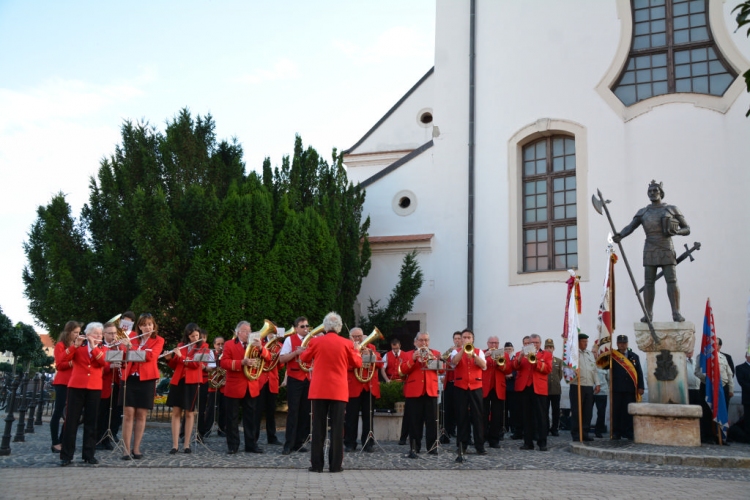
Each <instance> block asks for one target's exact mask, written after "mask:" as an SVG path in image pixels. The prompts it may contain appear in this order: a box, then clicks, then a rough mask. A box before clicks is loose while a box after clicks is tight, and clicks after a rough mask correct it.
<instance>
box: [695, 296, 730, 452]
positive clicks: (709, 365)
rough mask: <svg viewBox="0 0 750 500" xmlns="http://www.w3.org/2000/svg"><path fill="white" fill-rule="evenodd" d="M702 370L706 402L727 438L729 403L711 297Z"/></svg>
mask: <svg viewBox="0 0 750 500" xmlns="http://www.w3.org/2000/svg"><path fill="white" fill-rule="evenodd" d="M700 363H701V372H703V375H705V376H706V403H708V406H709V408H711V413H712V416H713V420H714V422H716V423H717V424H719V428H720V429H721V433H722V436H723V437H724V439H726V432H727V430H728V429H729V415H727V403H726V401H725V400H724V390H723V389H722V387H721V368H720V366H719V343H718V340H717V338H716V325H715V324H714V313H713V309H711V299H708V300H707V301H706V314H705V316H704V317H703V340H702V342H701V357H700Z"/></svg>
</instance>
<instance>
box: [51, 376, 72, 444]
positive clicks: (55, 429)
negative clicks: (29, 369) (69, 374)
mask: <svg viewBox="0 0 750 500" xmlns="http://www.w3.org/2000/svg"><path fill="white" fill-rule="evenodd" d="M54 387H55V408H54V410H52V417H50V421H49V432H50V434H52V446H55V445H58V444H60V443H62V435H63V429H61V428H60V419H61V418H64V415H65V403H66V402H67V400H68V386H67V385H56V386H54ZM63 428H64V426H63Z"/></svg>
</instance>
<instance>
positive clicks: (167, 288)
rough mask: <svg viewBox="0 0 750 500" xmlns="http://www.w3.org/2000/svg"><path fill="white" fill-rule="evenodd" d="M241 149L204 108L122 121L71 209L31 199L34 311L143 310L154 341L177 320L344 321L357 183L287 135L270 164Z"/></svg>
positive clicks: (43, 318) (52, 321)
mask: <svg viewBox="0 0 750 500" xmlns="http://www.w3.org/2000/svg"><path fill="white" fill-rule="evenodd" d="M242 155H243V152H242V148H241V146H240V145H239V143H238V142H237V140H236V139H233V140H232V141H218V140H217V138H216V135H215V124H214V122H213V119H212V118H211V116H210V115H209V116H206V117H200V116H197V117H195V118H193V117H192V116H191V115H190V113H189V111H188V110H186V109H183V110H182V111H180V113H178V114H177V116H175V117H174V118H173V119H172V120H170V121H168V122H167V124H166V127H165V130H164V132H159V131H158V130H156V128H154V127H152V126H150V125H148V124H144V123H137V124H134V123H132V122H129V121H128V122H125V123H124V124H123V126H122V143H121V144H119V145H118V146H116V148H115V152H114V153H113V154H112V155H111V156H109V157H108V158H105V159H104V160H102V162H101V164H100V167H99V172H98V174H97V176H96V179H94V178H92V179H91V180H90V182H89V192H90V195H89V202H88V203H87V204H86V205H85V206H84V207H83V210H82V212H81V217H80V221H76V220H75V219H74V218H73V217H72V215H71V213H70V212H71V211H70V207H69V206H68V205H67V203H66V202H65V198H64V196H63V195H62V194H60V195H58V196H57V197H56V198H53V200H52V201H51V202H50V204H49V205H48V206H47V207H40V209H39V218H38V220H37V221H36V223H35V224H34V226H32V231H31V233H30V238H29V241H28V242H26V244H25V246H24V249H25V251H26V254H27V259H28V265H27V268H26V269H25V270H24V282H25V284H26V295H27V297H29V299H30V300H31V301H32V304H33V305H34V307H33V308H32V313H33V314H34V315H35V317H36V318H37V319H38V320H39V321H40V323H41V324H43V325H45V326H46V327H47V328H48V330H49V331H50V332H57V331H60V330H61V329H62V327H63V325H64V323H65V322H66V321H68V320H69V319H72V318H75V319H78V320H80V321H85V322H87V321H92V320H99V321H101V320H102V319H106V318H109V317H111V316H113V315H114V314H116V313H117V312H121V311H124V310H126V309H132V310H134V311H139V312H145V311H148V312H151V313H152V314H154V316H155V317H156V319H157V322H158V324H159V330H160V333H161V334H162V335H164V336H165V337H166V339H167V341H168V342H174V341H176V340H177V339H178V338H179V337H180V336H181V332H182V328H183V327H184V325H185V324H186V323H188V322H190V321H195V322H197V323H198V324H200V325H201V326H203V327H205V328H207V329H208V331H209V332H210V334H211V335H212V336H213V335H216V334H222V335H227V334H228V333H229V331H230V330H231V329H233V328H234V326H235V325H236V323H237V322H238V321H239V320H243V319H244V320H249V321H251V322H252V323H253V325H254V326H255V325H259V324H260V322H261V321H262V319H264V318H268V319H271V320H273V321H276V322H283V324H288V323H291V321H292V320H293V319H294V318H295V317H296V316H299V315H300V314H305V315H307V316H309V317H310V318H311V319H313V321H314V320H315V319H322V317H323V315H324V314H325V313H327V312H328V311H330V310H336V311H338V312H339V313H340V314H341V315H342V317H344V319H345V320H348V321H350V322H351V321H352V320H353V316H354V313H353V304H354V301H355V300H356V296H357V294H358V293H359V289H360V287H361V282H362V278H363V277H364V276H366V275H367V273H368V272H369V266H370V264H369V259H370V248H369V243H368V241H367V230H368V228H369V219H367V220H365V221H364V222H362V204H363V203H364V196H365V194H364V191H363V190H362V189H361V188H359V187H358V186H354V185H353V184H352V183H350V182H349V181H348V179H347V177H346V172H345V170H344V168H343V165H342V163H341V160H342V158H341V157H340V156H338V155H337V154H336V151H334V152H333V162H332V163H331V164H330V165H329V163H328V162H327V161H325V160H324V159H322V158H321V157H320V155H319V154H318V153H317V152H316V151H315V149H313V148H312V147H309V146H308V147H307V148H305V147H304V146H303V144H302V139H301V138H300V137H299V136H297V137H296V138H295V144H294V154H293V155H292V156H291V157H288V156H287V157H284V158H282V161H281V167H280V168H278V167H277V168H275V169H272V168H271V161H270V159H268V158H266V159H265V160H264V162H263V165H262V173H260V174H258V173H255V172H250V173H249V174H247V175H245V165H244V163H243V161H242ZM60 248H62V249H64V250H66V252H65V253H63V256H64V257H65V258H64V259H63V258H56V259H55V258H54V257H56V256H57V255H59V254H61V253H62V251H61V250H59V249H60ZM66 266H67V267H66ZM68 268H71V269H70V270H68ZM67 276H69V278H66V277H67ZM74 284H75V285H77V288H75V287H74ZM74 288H75V289H74ZM52 299H56V300H52Z"/></svg>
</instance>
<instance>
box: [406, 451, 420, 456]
mask: <svg viewBox="0 0 750 500" xmlns="http://www.w3.org/2000/svg"><path fill="white" fill-rule="evenodd" d="M406 458H419V457H417V453H416V452H415V451H414V450H411V451H410V452H409V454H408V455H406Z"/></svg>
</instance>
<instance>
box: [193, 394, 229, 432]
mask: <svg viewBox="0 0 750 500" xmlns="http://www.w3.org/2000/svg"><path fill="white" fill-rule="evenodd" d="M206 399H207V402H206V414H205V416H204V418H203V427H202V428H200V427H199V428H198V432H199V433H200V434H201V436H205V435H206V434H208V431H210V430H211V428H212V427H213V426H214V421H216V422H218V424H219V432H225V431H226V428H227V418H226V410H225V409H224V399H225V398H224V394H222V393H221V392H219V391H216V392H209V393H208V397H207V398H206Z"/></svg>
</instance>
